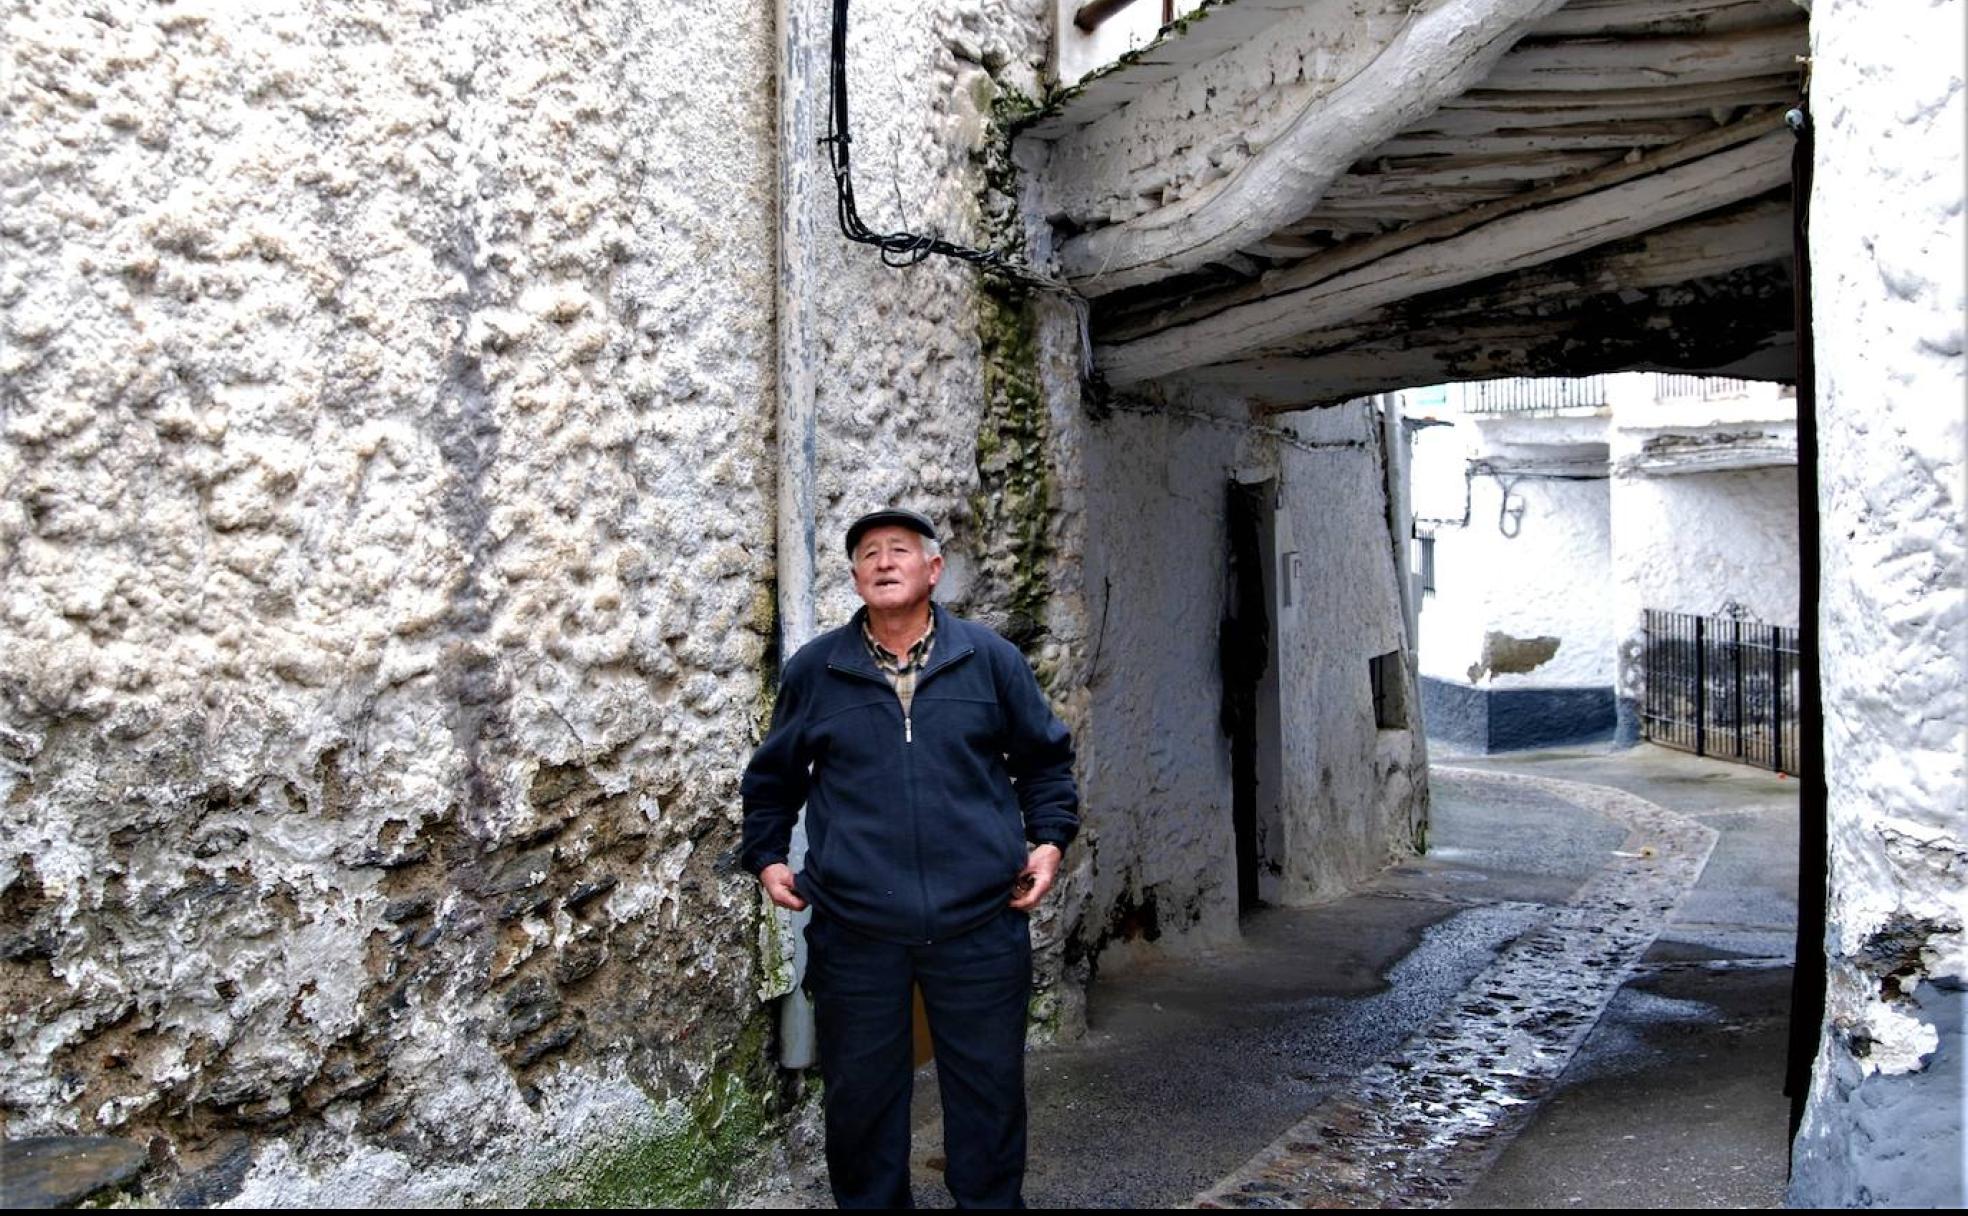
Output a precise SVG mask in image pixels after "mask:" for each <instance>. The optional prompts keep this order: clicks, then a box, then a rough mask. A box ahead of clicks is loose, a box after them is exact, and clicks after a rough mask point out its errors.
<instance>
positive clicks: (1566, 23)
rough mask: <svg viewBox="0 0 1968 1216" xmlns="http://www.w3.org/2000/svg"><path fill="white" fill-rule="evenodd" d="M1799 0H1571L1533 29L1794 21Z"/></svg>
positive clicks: (1635, 30) (1665, 30) (1667, 28)
mask: <svg viewBox="0 0 1968 1216" xmlns="http://www.w3.org/2000/svg"><path fill="white" fill-rule="evenodd" d="M1803 15H1804V10H1803V9H1802V8H1800V7H1799V6H1798V4H1797V0H1572V2H1571V3H1570V4H1567V5H1566V6H1565V7H1564V8H1561V9H1559V10H1558V11H1557V12H1555V13H1553V14H1552V15H1551V16H1549V17H1547V18H1545V19H1544V20H1543V21H1542V22H1539V23H1538V27H1537V29H1536V30H1535V31H1533V33H1534V34H1536V35H1537V36H1538V37H1545V36H1549V35H1561V36H1562V35H1571V36H1574V37H1576V36H1581V35H1583V36H1587V37H1590V36H1593V35H1599V36H1604V35H1608V34H1694V33H1699V32H1701V31H1704V30H1739V29H1753V28H1755V27H1756V26H1759V25H1781V24H1783V23H1785V22H1798V21H1800V20H1801V19H1802V18H1803Z"/></svg>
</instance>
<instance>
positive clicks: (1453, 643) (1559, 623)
mask: <svg viewBox="0 0 1968 1216" xmlns="http://www.w3.org/2000/svg"><path fill="white" fill-rule="evenodd" d="M1467 485H1468V523H1467V524H1463V523H1462V522H1461V520H1460V519H1453V520H1444V521H1440V522H1438V523H1436V524H1435V590H1434V591H1433V592H1432V593H1430V594H1428V595H1426V596H1424V597H1423V599H1422V609H1421V638H1422V641H1421V670H1422V673H1423V674H1424V675H1428V676H1431V677H1434V678H1436V679H1441V680H1453V681H1456V682H1457V683H1461V684H1467V685H1471V686H1474V687H1478V688H1586V687H1602V688H1603V687H1609V686H1610V685H1611V684H1612V682H1613V634H1612V614H1611V612H1610V609H1609V605H1608V601H1607V593H1608V591H1609V590H1610V587H1611V581H1612V559H1611V550H1610V539H1611V532H1610V522H1609V521H1610V514H1609V502H1608V500H1609V498H1610V495H1609V493H1608V489H1607V481H1606V479H1605V478H1603V477H1601V478H1593V479H1591V480H1559V479H1556V478H1551V477H1543V476H1538V475H1536V474H1530V475H1524V474H1516V473H1508V472H1496V473H1479V474H1477V475H1476V476H1474V477H1471V478H1469V479H1468V481H1467ZM1506 491H1507V492H1508V493H1507V499H1508V501H1507V504H1506ZM1506 505H1507V507H1508V510H1509V513H1508V514H1506ZM1519 508H1522V510H1521V512H1520V511H1519V510H1518V509H1519ZM1506 528H1508V529H1511V530H1512V532H1513V533H1514V534H1508V535H1507V534H1506V533H1505V531H1504V529H1506Z"/></svg>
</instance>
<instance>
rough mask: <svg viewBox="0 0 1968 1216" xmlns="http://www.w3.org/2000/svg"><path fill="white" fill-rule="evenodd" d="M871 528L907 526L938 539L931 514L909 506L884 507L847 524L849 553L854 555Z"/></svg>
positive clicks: (930, 537) (910, 529)
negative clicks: (912, 509)
mask: <svg viewBox="0 0 1968 1216" xmlns="http://www.w3.org/2000/svg"><path fill="white" fill-rule="evenodd" d="M870 528H907V529H909V531H911V532H920V533H922V534H923V535H924V536H927V537H928V538H929V539H931V540H936V539H937V536H936V525H935V524H933V523H930V522H929V516H927V515H922V514H919V513H917V512H915V511H911V510H909V509H908V508H907V507H884V508H882V509H881V510H879V511H870V512H868V513H867V514H866V515H863V516H862V517H861V518H860V519H857V520H855V521H854V522H853V523H851V524H849V525H847V555H848V556H849V557H853V556H854V546H856V545H858V544H860V543H861V537H862V535H863V534H864V533H866V532H867V531H868V529H870Z"/></svg>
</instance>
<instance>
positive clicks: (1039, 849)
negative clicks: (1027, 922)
mask: <svg viewBox="0 0 1968 1216" xmlns="http://www.w3.org/2000/svg"><path fill="white" fill-rule="evenodd" d="M1063 856H1064V854H1063V853H1061V852H1060V851H1059V846H1058V845H1056V844H1042V845H1036V846H1034V847H1033V849H1032V853H1031V856H1029V857H1027V858H1026V859H1025V868H1024V869H1022V870H1020V871H1019V872H1018V881H1017V882H1016V883H1014V884H1012V888H1011V906H1012V908H1013V909H1014V910H1016V911H1019V912H1030V911H1031V910H1032V909H1034V908H1036V907H1038V906H1039V901H1040V900H1042V899H1044V898H1045V895H1046V892H1047V891H1050V890H1052V880H1053V879H1055V878H1057V877H1058V876H1059V862H1060V859H1061V858H1062V857H1063Z"/></svg>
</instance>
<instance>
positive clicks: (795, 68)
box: [768, 0, 828, 1068]
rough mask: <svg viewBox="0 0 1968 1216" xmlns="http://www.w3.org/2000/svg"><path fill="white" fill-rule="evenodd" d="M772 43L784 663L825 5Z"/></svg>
mask: <svg viewBox="0 0 1968 1216" xmlns="http://www.w3.org/2000/svg"><path fill="white" fill-rule="evenodd" d="M775 17H776V21H777V31H776V33H777V36H778V45H779V73H778V85H779V148H778V158H779V240H778V263H779V267H778V269H779V289H778V298H777V305H778V307H777V316H778V346H779V369H778V371H779V416H778V419H777V422H778V434H777V441H778V455H779V484H778V496H779V501H778V556H777V568H778V569H777V573H778V581H779V647H780V649H779V655H780V662H781V664H782V666H783V664H784V663H785V661H786V660H787V659H790V658H792V656H793V652H794V651H796V650H798V649H799V648H800V647H801V646H804V645H805V644H806V643H807V642H809V641H810V640H812V638H813V635H814V633H815V628H814V552H815V550H814V504H813V497H814V482H815V476H814V474H815V469H814V464H815V451H814V445H815V429H814V374H813V373H814V356H813V350H814V344H813V308H812V301H811V298H810V293H809V284H811V283H812V282H813V279H814V234H813V217H814V216H815V215H816V214H820V209H819V207H818V206H817V205H816V203H817V200H816V197H815V195H816V190H817V184H818V183H820V182H823V181H825V180H826V178H825V176H824V174H823V173H822V171H821V166H820V164H819V157H820V152H821V150H820V145H819V142H818V141H819V138H820V124H819V107H820V103H821V100H822V99H823V98H824V97H825V96H826V93H825V88H826V79H825V74H824V72H823V71H822V66H823V64H824V62H825V60H824V57H823V55H822V50H823V48H825V47H826V46H827V29H828V26H827V21H828V9H827V5H826V4H825V0H778V3H777V6H776V13H775ZM805 854H806V826H805V821H804V817H803V816H802V819H801V822H800V823H799V824H798V825H796V826H795V827H794V829H793V863H794V866H795V868H797V867H798V864H799V862H800V860H801V859H802V858H803V857H804V856H805ZM768 914H769V915H772V916H775V917H778V918H779V926H778V927H779V933H778V940H779V942H780V943H781V944H782V948H783V950H784V955H785V957H784V958H783V959H782V962H783V963H784V965H785V970H786V971H787V973H789V974H790V975H791V976H792V977H793V980H792V989H791V991H789V992H787V993H786V994H785V995H784V997H783V998H782V999H781V1001H780V1005H779V1063H780V1064H781V1065H782V1066H784V1067H786V1068H809V1067H811V1066H812V1065H813V1064H814V1063H815V1058H816V1056H815V1051H814V1037H813V1007H812V1005H811V1004H810V1003H809V1002H808V1001H807V999H806V993H805V992H804V991H802V990H801V988H800V986H799V985H800V979H801V977H802V976H803V975H804V974H805V972H806V935H805V929H806V922H807V918H808V915H809V914H808V913H806V912H797V913H791V912H787V911H785V910H784V909H781V908H777V907H774V908H771V909H770V910H769V913H768Z"/></svg>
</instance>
